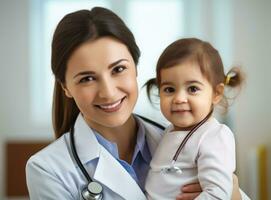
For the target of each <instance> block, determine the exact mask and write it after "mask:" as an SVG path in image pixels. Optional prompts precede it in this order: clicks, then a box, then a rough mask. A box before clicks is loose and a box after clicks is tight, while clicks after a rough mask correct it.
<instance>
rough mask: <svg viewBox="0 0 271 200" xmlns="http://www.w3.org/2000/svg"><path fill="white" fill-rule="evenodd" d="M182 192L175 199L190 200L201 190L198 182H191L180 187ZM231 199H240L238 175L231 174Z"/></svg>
mask: <svg viewBox="0 0 271 200" xmlns="http://www.w3.org/2000/svg"><path fill="white" fill-rule="evenodd" d="M181 191H182V194H179V195H178V196H177V197H176V200H192V199H195V198H196V197H197V196H199V194H200V193H201V192H202V189H201V186H200V184H199V183H192V184H189V185H185V186H183V187H182V188H181ZM231 200H242V196H241V193H240V190H239V183H238V177H237V176H236V175H235V174H233V189H232V196H231Z"/></svg>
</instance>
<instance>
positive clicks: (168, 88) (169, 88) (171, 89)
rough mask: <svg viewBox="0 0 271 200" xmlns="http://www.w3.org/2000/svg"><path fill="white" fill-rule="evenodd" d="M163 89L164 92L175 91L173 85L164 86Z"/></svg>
mask: <svg viewBox="0 0 271 200" xmlns="http://www.w3.org/2000/svg"><path fill="white" fill-rule="evenodd" d="M163 91H164V92H165V93H172V92H175V89H174V88H173V87H165V88H164V89H163Z"/></svg>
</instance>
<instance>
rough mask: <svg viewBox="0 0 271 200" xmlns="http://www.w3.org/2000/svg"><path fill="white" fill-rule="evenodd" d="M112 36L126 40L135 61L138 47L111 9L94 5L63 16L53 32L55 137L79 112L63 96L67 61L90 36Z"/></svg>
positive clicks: (69, 99)
mask: <svg viewBox="0 0 271 200" xmlns="http://www.w3.org/2000/svg"><path fill="white" fill-rule="evenodd" d="M105 36H111V37H114V38H116V39H118V40H119V41H120V42H122V43H123V44H125V45H126V46H127V48H128V50H129V52H130V53H131V55H132V57H133V60H134V62H135V64H136V65H137V63H138V59H139V56H140V50H139V48H138V46H137V44H136V42H135V39H134V36H133V34H132V32H131V31H130V30H129V28H128V27H127V26H126V25H125V23H124V22H123V21H122V20H121V19H120V18H119V17H118V16H117V15H116V14H115V13H113V12H112V11H110V10H108V9H106V8H101V7H95V8H93V9H92V10H79V11H76V12H73V13H70V14H67V15H66V16H64V18H63V19H62V20H61V21H60V22H59V24H58V25H57V27H56V30H55V32H54V36H53V41H52V57H51V66H52V71H53V73H54V75H55V86H54V97H53V113H52V114H53V127H54V131H55V135H56V137H57V138H58V137H60V136H61V135H63V133H65V132H67V131H69V129H70V127H71V126H72V125H73V124H74V122H75V120H76V117H77V116H78V114H79V112H80V111H79V109H78V107H77V105H76V104H75V102H74V100H73V99H71V98H68V97H66V95H65V93H64V91H63V89H62V87H61V84H64V83H65V74H66V69H67V61H68V59H69V58H70V56H71V55H72V53H73V52H74V50H75V49H76V48H78V47H79V46H80V45H82V44H83V43H84V42H86V41H89V40H96V39H98V38H101V37H105Z"/></svg>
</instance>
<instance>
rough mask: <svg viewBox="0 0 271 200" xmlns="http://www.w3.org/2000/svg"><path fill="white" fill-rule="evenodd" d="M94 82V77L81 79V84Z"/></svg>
mask: <svg viewBox="0 0 271 200" xmlns="http://www.w3.org/2000/svg"><path fill="white" fill-rule="evenodd" d="M93 80H94V77H92V76H86V77H83V78H81V79H80V81H79V83H86V82H89V81H93Z"/></svg>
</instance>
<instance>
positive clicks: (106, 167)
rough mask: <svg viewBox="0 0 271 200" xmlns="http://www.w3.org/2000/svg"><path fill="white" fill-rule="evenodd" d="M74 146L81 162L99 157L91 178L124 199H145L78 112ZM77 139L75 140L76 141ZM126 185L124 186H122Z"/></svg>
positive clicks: (134, 182) (136, 185)
mask: <svg viewBox="0 0 271 200" xmlns="http://www.w3.org/2000/svg"><path fill="white" fill-rule="evenodd" d="M74 136H75V146H76V149H77V152H78V156H79V158H80V160H81V162H82V163H83V164H85V163H86V162H88V161H91V160H93V159H95V158H99V160H98V163H97V166H96V169H95V172H94V175H93V178H94V179H95V180H97V181H98V182H100V183H102V184H103V185H105V186H106V187H108V188H110V189H111V190H112V191H114V192H116V193H117V194H119V195H120V196H122V197H123V198H124V199H131V200H133V199H134V200H145V199H146V197H145V195H144V193H143V192H142V190H141V189H140V187H139V186H138V184H137V183H136V181H135V180H134V179H133V178H132V177H131V176H130V174H129V173H128V172H127V171H126V170H125V169H124V168H123V167H122V166H121V164H120V163H119V162H118V161H117V160H116V159H115V158H114V157H113V156H112V155H111V154H110V153H109V152H108V151H107V150H106V149H105V148H104V147H103V146H102V145H100V144H99V143H98V140H97V138H96V136H95V134H94V132H93V131H92V130H91V128H89V127H88V125H87V123H86V122H85V120H84V118H83V116H82V115H81V114H80V115H79V116H78V118H77V120H76V123H75V127H74ZM76 141H77V142H76ZM79 144H80V145H79ZM125 185H126V186H127V187H125V188H124V186H125Z"/></svg>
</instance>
